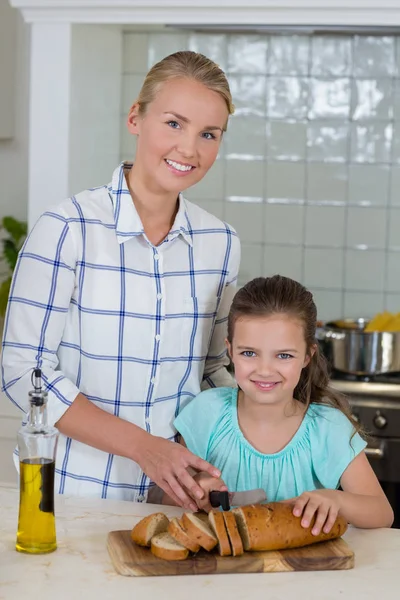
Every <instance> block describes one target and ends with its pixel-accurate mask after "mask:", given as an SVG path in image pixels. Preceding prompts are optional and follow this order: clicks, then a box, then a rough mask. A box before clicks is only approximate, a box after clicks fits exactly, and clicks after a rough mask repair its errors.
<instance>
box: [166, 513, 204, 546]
mask: <svg viewBox="0 0 400 600" xmlns="http://www.w3.org/2000/svg"><path fill="white" fill-rule="evenodd" d="M167 531H168V533H169V534H170V535H172V537H173V538H174V539H175V540H176V541H177V542H179V543H180V544H182V546H185V548H187V549H188V550H190V551H191V552H198V551H199V550H200V545H199V544H198V543H197V542H196V540H193V539H192V538H191V537H190V535H189V534H188V532H187V531H186V530H185V529H184V527H183V525H182V523H181V522H180V520H179V519H177V518H176V517H174V518H173V519H171V521H170V523H169V525H168V529H167Z"/></svg>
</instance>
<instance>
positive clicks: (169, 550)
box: [151, 531, 189, 560]
mask: <svg viewBox="0 0 400 600" xmlns="http://www.w3.org/2000/svg"><path fill="white" fill-rule="evenodd" d="M151 552H152V553H153V554H154V556H157V557H158V558H163V559H164V560H185V559H186V558H187V557H188V556H189V550H188V549H187V548H185V547H184V546H182V544H180V543H179V542H177V541H176V540H175V539H174V538H173V537H172V535H170V534H169V533H168V532H167V531H164V533H158V534H157V535H155V536H153V537H152V539H151Z"/></svg>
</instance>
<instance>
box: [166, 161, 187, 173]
mask: <svg viewBox="0 0 400 600" xmlns="http://www.w3.org/2000/svg"><path fill="white" fill-rule="evenodd" d="M165 162H166V163H168V164H169V165H171V167H174V169H177V171H191V170H192V169H194V167H192V166H191V165H181V164H179V163H177V162H175V161H173V160H168V158H166V159H165Z"/></svg>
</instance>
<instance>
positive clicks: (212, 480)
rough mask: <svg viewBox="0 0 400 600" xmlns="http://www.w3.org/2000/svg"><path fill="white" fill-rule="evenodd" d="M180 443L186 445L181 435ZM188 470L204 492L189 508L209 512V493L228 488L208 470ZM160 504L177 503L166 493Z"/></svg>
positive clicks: (170, 504)
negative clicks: (192, 506)
mask: <svg viewBox="0 0 400 600" xmlns="http://www.w3.org/2000/svg"><path fill="white" fill-rule="evenodd" d="M180 445H181V446H183V447H184V448H186V447H187V446H186V443H185V440H184V439H183V437H182V436H181V438H180ZM188 470H189V473H190V475H191V476H192V477H193V479H194V480H195V481H196V483H198V485H199V486H200V487H201V489H202V490H203V492H204V496H203V498H201V499H197V500H196V503H197V506H195V507H194V508H191V510H193V511H196V510H205V511H206V512H209V511H210V510H211V508H212V506H211V505H210V500H209V493H210V492H211V491H220V492H222V491H227V490H228V488H227V486H226V485H225V483H224V482H223V481H222V479H221V478H220V477H216V476H213V475H210V473H209V472H208V473H207V472H205V471H200V470H199V469H193V468H190V467H189V469H188ZM161 504H165V505H168V506H177V503H176V502H175V501H174V499H173V498H172V497H171V496H170V495H168V494H166V493H164V494H163V497H162V501H161Z"/></svg>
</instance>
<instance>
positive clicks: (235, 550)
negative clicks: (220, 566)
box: [222, 511, 244, 556]
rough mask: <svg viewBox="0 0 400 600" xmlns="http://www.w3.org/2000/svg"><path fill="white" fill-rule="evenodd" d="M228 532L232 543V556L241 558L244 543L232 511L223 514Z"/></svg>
mask: <svg viewBox="0 0 400 600" xmlns="http://www.w3.org/2000/svg"><path fill="white" fill-rule="evenodd" d="M222 514H223V517H224V521H225V525H226V531H227V533H228V538H229V541H230V543H231V548H232V554H233V556H240V555H241V554H243V552H244V550H243V542H242V538H241V537H240V533H239V530H238V528H237V525H236V519H235V515H234V514H233V513H232V512H230V511H224V512H223V513H222Z"/></svg>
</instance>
